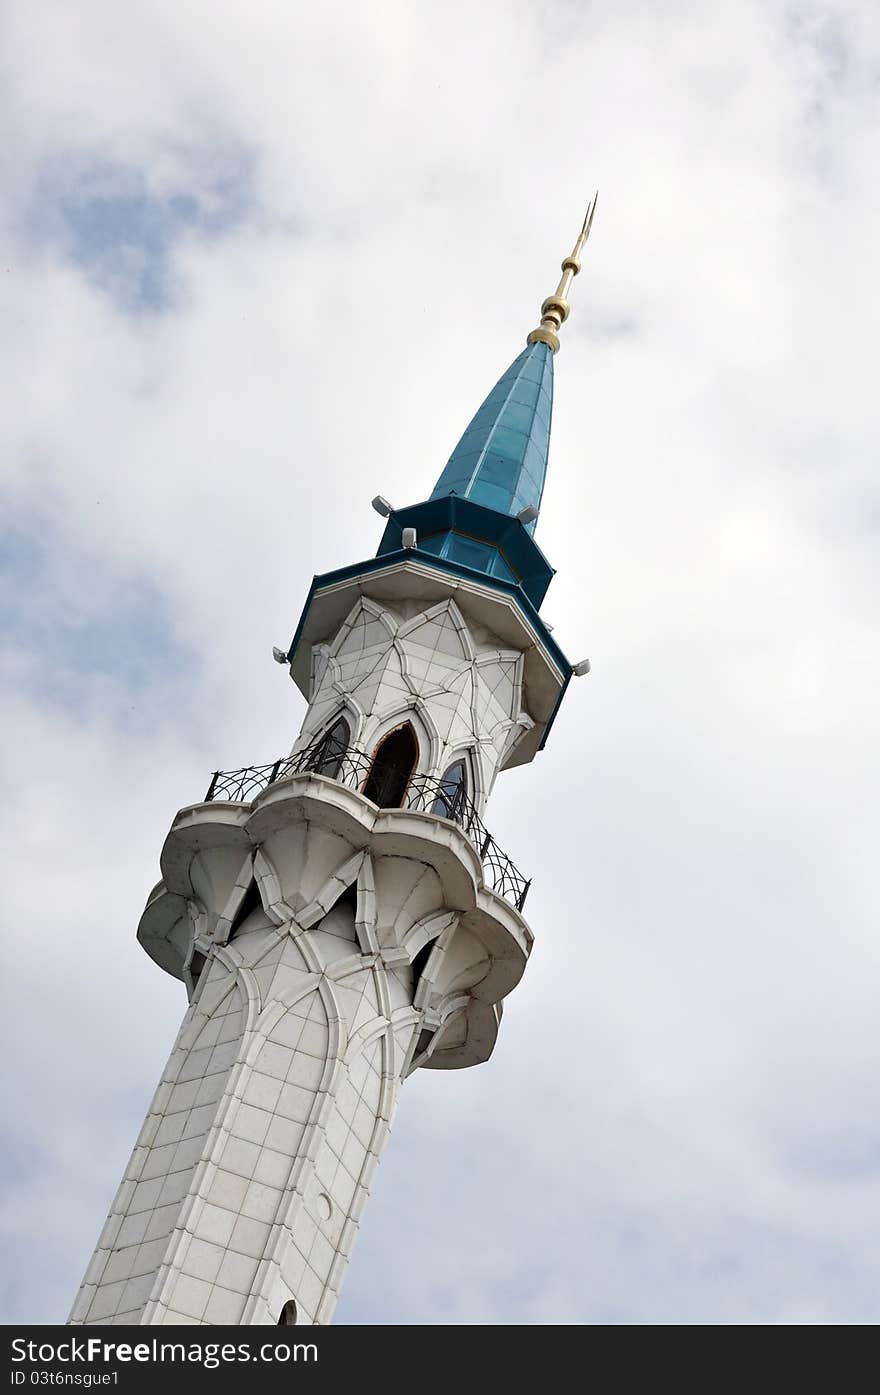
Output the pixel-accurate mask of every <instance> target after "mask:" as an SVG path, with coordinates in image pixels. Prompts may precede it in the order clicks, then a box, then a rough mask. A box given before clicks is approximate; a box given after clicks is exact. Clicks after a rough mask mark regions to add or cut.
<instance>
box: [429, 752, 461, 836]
mask: <svg viewBox="0 0 880 1395" xmlns="http://www.w3.org/2000/svg"><path fill="white" fill-rule="evenodd" d="M467 798H468V774H467V761H466V759H465V757H464V756H459V758H458V760H455V761H453V762H452V764H451V765H450V766H447V768H446V771H445V772H444V775H443V778H442V779H441V780H440V782H439V784H438V787H437V796H436V798H435V800H434V803H433V804H432V805H431V813H432V814H437V815H439V817H440V818H441V819H454V820H455V822H456V823H461V822H462V820H463V817H464V812H465V806H466V804H467Z"/></svg>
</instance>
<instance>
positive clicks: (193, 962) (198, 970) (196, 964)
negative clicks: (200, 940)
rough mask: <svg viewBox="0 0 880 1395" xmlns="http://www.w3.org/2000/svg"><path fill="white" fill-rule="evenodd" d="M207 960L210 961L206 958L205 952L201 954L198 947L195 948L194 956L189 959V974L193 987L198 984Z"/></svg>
mask: <svg viewBox="0 0 880 1395" xmlns="http://www.w3.org/2000/svg"><path fill="white" fill-rule="evenodd" d="M207 962H208V961H207V959H206V958H205V956H204V954H201V953H200V952H199V950H197V949H194V950H193V952H192V958H191V959H190V961H189V976H190V978H191V979H192V986H193V988H195V986H196V984H197V983H198V981H199V979H200V978H201V975H202V969H203V968H204V967H205V965H206V963H207Z"/></svg>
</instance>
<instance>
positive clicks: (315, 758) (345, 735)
mask: <svg viewBox="0 0 880 1395" xmlns="http://www.w3.org/2000/svg"><path fill="white" fill-rule="evenodd" d="M350 745H351V727H350V726H349V725H348V722H347V721H346V719H345V718H344V717H337V718H336V721H335V722H334V723H333V725H332V727H330V728H329V729H328V730H327V731H326V732H325V733H324V735H323V736H322V737H321V739H320V741H318V742H317V743H316V745H315V746H314V748H313V751H312V756H311V759H310V760H309V764H308V769H309V770H314V771H315V773H316V774H317V775H327V776H329V778H330V779H331V780H336V779H338V778H339V772H340V770H341V769H342V762H343V759H344V757H345V753H346V751H347V750H348V748H349V746H350Z"/></svg>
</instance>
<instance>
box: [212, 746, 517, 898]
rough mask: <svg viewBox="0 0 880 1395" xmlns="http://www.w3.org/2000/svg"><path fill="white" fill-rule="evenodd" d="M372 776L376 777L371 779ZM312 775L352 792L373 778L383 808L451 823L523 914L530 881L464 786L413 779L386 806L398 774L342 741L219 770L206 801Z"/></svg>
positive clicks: (494, 886) (244, 796)
mask: <svg viewBox="0 0 880 1395" xmlns="http://www.w3.org/2000/svg"><path fill="white" fill-rule="evenodd" d="M371 772H372V773H371ZM305 773H311V774H315V775H325V776H327V777H328V778H329V779H331V780H338V781H339V783H340V784H342V785H347V786H348V787H349V788H350V789H356V790H362V789H363V786H364V785H365V784H366V781H367V778H368V776H369V778H370V798H371V799H372V800H373V802H374V803H375V804H378V805H379V807H380V808H384V807H392V808H401V809H414V810H416V811H418V812H420V813H423V814H434V815H436V816H437V817H438V818H441V819H451V820H452V821H453V823H457V824H458V826H459V828H461V829H462V830H463V832H464V833H466V834H467V836H468V838H469V839H470V840H471V842H472V843H473V845H474V847H475V848H476V849H477V852H478V853H479V855H480V861H481V862H482V864H483V874H484V878H485V881H486V885H487V886H488V887H489V888H490V890H492V891H494V892H496V893H497V894H498V895H499V896H503V897H504V898H505V899H506V900H507V901H511V902H512V903H513V904H514V905H515V906H516V908H517V910H518V911H521V910H522V908H523V906H524V905H525V900H526V895H527V894H528V890H529V887H530V886H531V880H530V879H529V880H527V879H526V878H525V877H524V876H523V875H522V873H521V872H520V871H519V870H518V868H517V867H516V866H515V865H514V863H513V862H511V860H510V858H509V857H508V856H507V853H506V852H503V851H502V850H501V848H499V846H498V844H497V843H496V842H495V839H494V838H493V837H492V835H491V833H490V832H489V830H488V829H487V827H486V825H485V824H484V823H483V820H482V819H481V818H480V816H479V814H478V813H477V809H476V806H475V804H474V802H473V800H472V799H471V798H470V795H469V794H468V793H467V791H466V790H465V789H464V786H463V785H460V784H453V783H452V782H451V781H449V780H443V779H440V780H437V779H434V778H433V777H431V776H429V775H413V776H412V778H411V779H410V781H409V783H408V785H407V787H406V792H405V794H404V796H403V800H402V801H400V802H399V803H398V802H397V801H395V803H394V804H393V805H388V806H385V804H384V803H383V797H384V796H385V794H386V786H387V792H388V793H391V791H392V788H393V787H394V786H396V787H397V791H399V788H400V777H399V774H398V773H396V772H391V771H386V772H384V774H383V772H382V771H377V770H376V769H375V767H374V762H373V761H372V759H371V757H370V756H368V755H367V754H366V753H365V752H364V751H359V750H357V749H356V747H354V746H345V745H344V744H343V743H342V742H341V741H339V739H338V738H337V737H333V736H323V737H321V738H320V739H319V740H318V741H316V742H314V743H313V744H312V745H311V746H308V747H306V749H305V750H304V751H297V752H295V754H294V755H292V756H287V757H286V758H283V759H281V760H276V761H275V762H274V764H272V765H248V766H245V767H244V768H243V769H241V770H217V771H215V772H214V775H213V777H212V779H211V783H210V785H209V786H208V793H207V794H206V795H205V800H206V802H207V801H210V800H224V801H228V802H229V803H231V804H247V803H250V801H251V800H252V799H255V798H256V796H257V795H258V794H260V793H261V792H262V791H263V790H264V789H267V788H268V787H269V785H274V784H276V783H277V781H278V780H285V779H287V777H288V776H290V775H302V774H305Z"/></svg>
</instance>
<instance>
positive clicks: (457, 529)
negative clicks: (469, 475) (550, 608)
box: [378, 494, 555, 610]
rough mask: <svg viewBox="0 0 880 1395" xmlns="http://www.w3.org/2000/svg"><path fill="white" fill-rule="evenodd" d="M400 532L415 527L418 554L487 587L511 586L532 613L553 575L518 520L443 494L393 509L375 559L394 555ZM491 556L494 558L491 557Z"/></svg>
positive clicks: (467, 500)
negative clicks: (474, 576)
mask: <svg viewBox="0 0 880 1395" xmlns="http://www.w3.org/2000/svg"><path fill="white" fill-rule="evenodd" d="M404 528H415V530H416V536H417V538H418V547H419V551H420V552H427V553H430V554H432V555H433V556H435V557H438V558H441V559H442V560H444V561H445V560H449V561H452V562H457V563H459V565H462V566H464V567H466V568H467V570H469V571H476V572H479V573H480V574H481V575H480V579H481V580H482V581H488V582H489V584H490V585H496V584H497V583H499V582H502V583H505V585H506V586H507V585H510V583H514V584H515V585H516V586H517V587H518V589H521V590H522V592H523V594H524V595H525V596H526V598H527V599H528V600H529V601H530V602H531V604H532V605H533V606H534V607H535V609H536V610H538V609H539V607H540V605H541V602H542V601H543V599H544V597H545V595H546V594H547V587H548V586H549V585H550V582H551V581H552V580H553V577H554V576H555V571H554V568H553V567H551V565H550V563H549V562H548V561H547V558H546V557H545V556H544V554H543V552H542V551H541V549H540V548H539V546H538V544H537V543H536V542H535V540H534V538H532V537H531V535H530V533H529V531H528V529H527V528H526V527H525V526H524V525H523V524H522V523H520V521H519V519H518V518H512V517H511V516H510V514H507V513H499V512H498V510H497V509H493V508H487V507H486V506H485V505H483V504H478V503H475V502H474V501H473V500H472V499H464V498H459V497H458V496H457V495H455V494H445V495H442V496H440V497H438V498H431V499H427V500H426V501H425V502H424V503H421V504H410V505H409V507H408V508H405V509H396V510H395V511H394V513H393V514H392V515H391V517H390V518H389V520H388V523H387V524H386V527H385V532H384V533H383V534H382V541H381V542H380V543H379V553H378V555H379V556H380V557H382V556H384V555H385V554H386V553H389V552H397V551H399V549H400V547H401V534H402V532H403V529H404ZM459 539H461V540H463V541H461V542H459V541H458V540H459ZM469 544H476V545H477V546H476V547H474V546H472V545H469ZM480 545H482V548H481V547H480ZM493 553H496V554H499V555H498V556H497V557H494V558H493V555H492V554H493Z"/></svg>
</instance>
